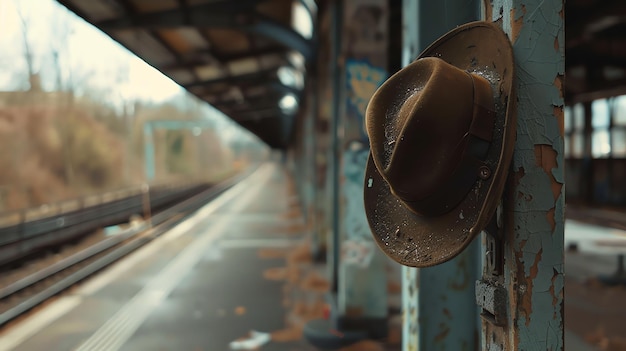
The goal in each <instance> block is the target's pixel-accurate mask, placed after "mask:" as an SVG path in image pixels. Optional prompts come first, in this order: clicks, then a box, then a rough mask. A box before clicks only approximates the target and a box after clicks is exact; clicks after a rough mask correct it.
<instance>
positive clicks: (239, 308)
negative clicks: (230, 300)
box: [235, 306, 246, 316]
mask: <svg viewBox="0 0 626 351" xmlns="http://www.w3.org/2000/svg"><path fill="white" fill-rule="evenodd" d="M235 314H236V315H238V316H241V315H244V314H246V308H245V307H243V306H237V307H235Z"/></svg>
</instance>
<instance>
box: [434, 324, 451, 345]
mask: <svg viewBox="0 0 626 351" xmlns="http://www.w3.org/2000/svg"><path fill="white" fill-rule="evenodd" d="M448 333H450V328H448V327H446V326H444V329H443V330H442V331H441V333H439V334H437V335H436V336H435V342H440V341H442V340H445V339H446V336H447V335H448Z"/></svg>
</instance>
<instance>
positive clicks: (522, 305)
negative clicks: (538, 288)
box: [511, 248, 543, 326]
mask: <svg viewBox="0 0 626 351" xmlns="http://www.w3.org/2000/svg"><path fill="white" fill-rule="evenodd" d="M542 254H543V248H542V249H540V250H539V252H537V254H536V255H535V261H534V262H533V265H532V266H531V267H530V275H529V276H526V275H525V273H524V263H523V262H522V261H523V257H522V256H523V252H522V251H519V252H517V253H516V254H515V259H516V261H517V267H518V271H517V278H518V279H517V281H518V283H519V284H520V285H519V287H518V293H517V295H518V299H517V310H518V311H519V312H520V313H523V315H524V316H525V317H526V326H529V325H530V315H531V314H532V312H533V302H532V296H533V294H532V292H533V285H534V280H535V278H536V277H537V274H538V273H539V262H540V261H541V256H542ZM511 310H512V311H515V306H514V305H511Z"/></svg>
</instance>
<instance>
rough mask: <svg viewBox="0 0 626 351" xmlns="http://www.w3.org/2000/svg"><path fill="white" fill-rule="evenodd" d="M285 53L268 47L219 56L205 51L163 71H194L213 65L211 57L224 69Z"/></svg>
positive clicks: (165, 67) (197, 52)
mask: <svg viewBox="0 0 626 351" xmlns="http://www.w3.org/2000/svg"><path fill="white" fill-rule="evenodd" d="M207 41H208V40H207ZM284 52H285V48H284V47H268V48H263V49H258V50H254V51H244V52H240V53H235V54H229V55H219V56H217V55H216V54H215V53H214V52H213V51H211V50H208V49H203V50H197V51H194V52H193V53H190V54H188V55H185V56H183V58H182V59H183V60H182V62H176V63H174V64H171V65H167V66H163V67H162V69H163V70H164V71H167V70H176V69H193V68H195V67H198V66H205V65H207V64H211V63H213V61H211V59H210V57H213V58H214V59H215V61H216V62H217V63H219V64H220V65H221V66H222V67H225V66H227V65H228V64H229V63H230V62H232V61H238V60H244V59H248V58H259V57H262V56H266V55H272V54H281V53H284ZM207 56H208V57H207Z"/></svg>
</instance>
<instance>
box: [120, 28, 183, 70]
mask: <svg viewBox="0 0 626 351" xmlns="http://www.w3.org/2000/svg"><path fill="white" fill-rule="evenodd" d="M112 34H113V36H114V37H115V38H117V39H118V40H119V41H120V42H122V43H123V44H124V45H126V46H127V47H129V48H130V49H131V50H132V51H134V52H141V53H142V55H141V57H142V58H143V59H144V60H146V61H147V62H148V63H150V64H152V65H165V64H171V63H172V62H173V61H175V60H176V58H175V57H174V56H173V55H172V54H171V53H170V52H169V51H168V50H167V49H166V48H164V47H163V45H161V44H160V43H159V42H158V41H157V40H156V39H154V37H152V35H150V34H149V33H147V32H146V31H144V30H136V31H133V30H118V31H113V33H112Z"/></svg>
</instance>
